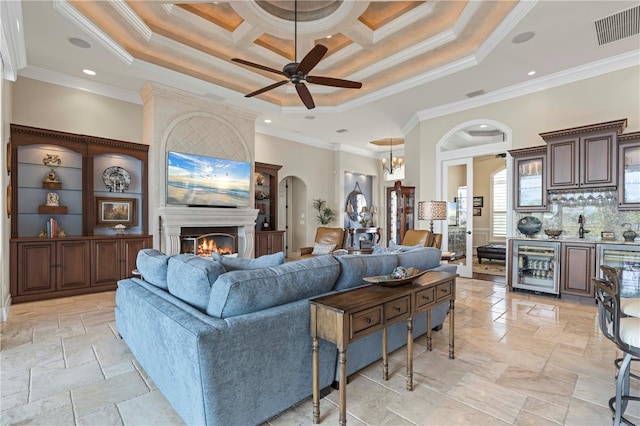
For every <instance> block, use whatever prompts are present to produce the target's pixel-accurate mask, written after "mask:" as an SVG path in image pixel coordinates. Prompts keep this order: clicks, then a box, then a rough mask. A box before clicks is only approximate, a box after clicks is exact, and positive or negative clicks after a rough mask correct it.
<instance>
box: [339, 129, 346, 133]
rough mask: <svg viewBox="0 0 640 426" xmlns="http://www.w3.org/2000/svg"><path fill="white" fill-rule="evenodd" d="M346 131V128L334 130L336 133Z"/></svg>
mask: <svg viewBox="0 0 640 426" xmlns="http://www.w3.org/2000/svg"><path fill="white" fill-rule="evenodd" d="M346 132H348V130H347V129H340V130H336V133H346Z"/></svg>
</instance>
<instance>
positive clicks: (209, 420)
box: [115, 248, 455, 426]
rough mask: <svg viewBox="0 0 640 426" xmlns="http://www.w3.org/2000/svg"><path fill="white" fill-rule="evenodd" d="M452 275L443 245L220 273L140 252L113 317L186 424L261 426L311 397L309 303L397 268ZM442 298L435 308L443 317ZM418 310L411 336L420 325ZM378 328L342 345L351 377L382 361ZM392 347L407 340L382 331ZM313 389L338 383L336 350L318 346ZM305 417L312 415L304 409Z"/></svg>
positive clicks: (209, 263) (207, 265)
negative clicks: (138, 275) (317, 380)
mask: <svg viewBox="0 0 640 426" xmlns="http://www.w3.org/2000/svg"><path fill="white" fill-rule="evenodd" d="M398 265H401V266H405V267H411V266H412V267H415V268H418V269H421V270H424V269H435V270H445V271H449V272H455V266H453V265H443V266H440V250H438V249H435V248H420V249H416V250H412V251H409V252H406V253H399V254H380V255H364V256H363V255H345V256H331V255H325V256H317V257H313V258H309V259H303V260H298V261H293V262H287V263H283V264H281V265H278V266H272V267H265V268H258V269H248V270H233V271H229V272H226V270H225V268H224V266H223V265H222V264H221V263H220V262H217V261H214V260H210V259H203V258H199V257H197V256H193V255H175V256H166V255H164V254H162V253H160V252H158V251H157V250H152V249H146V250H142V251H141V252H140V253H139V255H138V264H137V266H138V269H139V270H140V272H141V274H142V279H138V278H130V279H125V280H121V281H119V282H118V289H117V291H116V310H115V315H116V323H117V327H118V332H119V333H120V335H121V336H122V338H123V339H124V341H125V342H126V343H127V345H128V346H129V348H130V349H131V351H132V352H133V354H134V356H135V357H136V359H137V360H138V361H139V363H140V364H141V365H142V367H143V368H144V370H145V371H146V373H147V374H148V375H149V377H151V379H152V380H153V381H154V382H155V384H156V385H157V387H158V389H159V390H160V391H161V392H162V394H163V395H164V396H165V397H166V398H167V400H168V401H169V402H170V403H171V405H172V406H173V407H174V408H175V410H176V412H177V413H178V414H179V415H180V416H181V417H182V419H183V420H184V421H185V423H186V424H189V425H225V426H227V425H252V424H260V423H262V422H264V421H265V420H267V419H269V418H271V417H273V416H275V415H277V414H278V413H280V412H282V411H284V410H286V409H288V408H290V407H291V406H293V405H295V404H296V403H298V402H300V401H302V400H303V399H305V398H307V397H309V396H311V391H312V386H311V385H312V372H311V337H310V324H309V303H308V301H309V299H311V298H314V297H318V296H321V295H324V294H328V293H330V292H335V291H343V290H347V289H350V288H353V287H357V286H361V285H365V284H366V283H365V282H364V281H363V280H362V278H363V277H366V276H375V275H383V274H388V273H390V272H391V271H392V270H393V269H394V268H395V267H396V266H398ZM447 308H448V305H447V304H442V305H439V306H437V307H435V308H433V309H432V311H431V315H432V324H433V327H436V326H438V325H440V324H442V323H443V321H444V318H445V316H446V314H447ZM424 315H425V314H424V313H423V314H422V316H421V317H418V318H416V320H415V322H414V336H418V335H420V334H423V333H424V332H425V331H426V317H425V316H424ZM381 334H382V333H381V332H378V333H376V334H374V335H371V336H368V337H366V338H364V339H362V340H359V341H357V342H354V343H353V344H351V345H350V346H349V349H348V358H347V359H348V365H347V368H348V370H347V372H348V374H352V373H354V372H356V371H358V370H360V369H361V368H363V367H365V366H366V365H368V364H370V363H372V362H374V361H377V360H378V359H380V358H381ZM388 336H389V351H393V350H395V349H397V348H399V347H401V346H403V345H405V344H406V328H405V326H404V324H396V325H394V326H392V327H390V328H389V331H388ZM320 361H321V365H320V369H319V370H320V387H321V388H327V387H329V386H330V385H331V384H332V382H333V381H334V380H337V372H338V365H337V350H336V347H335V346H334V345H332V344H330V343H328V342H326V341H323V340H321V342H320ZM309 415H310V416H311V413H309Z"/></svg>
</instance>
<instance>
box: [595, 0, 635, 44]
mask: <svg viewBox="0 0 640 426" xmlns="http://www.w3.org/2000/svg"><path fill="white" fill-rule="evenodd" d="M594 25H595V29H596V37H597V38H598V46H604V45H605V44H609V43H613V42H614V41H619V40H622V39H625V38H627V37H631V36H634V35H637V34H640V6H636V7H632V8H631V9H627V10H623V11H622V12H618V13H615V14H613V15H610V16H607V17H604V18H602V19H598V20H597V21H595V22H594Z"/></svg>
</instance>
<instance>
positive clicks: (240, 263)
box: [211, 251, 284, 271]
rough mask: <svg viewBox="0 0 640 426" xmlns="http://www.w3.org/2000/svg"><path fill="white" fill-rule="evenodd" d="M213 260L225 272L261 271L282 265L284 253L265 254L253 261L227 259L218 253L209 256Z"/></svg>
mask: <svg viewBox="0 0 640 426" xmlns="http://www.w3.org/2000/svg"><path fill="white" fill-rule="evenodd" d="M211 258H212V259H213V260H216V261H218V262H220V263H221V264H222V266H224V269H225V270H226V271H237V270H245V269H262V268H270V267H272V266H278V265H282V264H283V263H284V253H283V252H281V251H279V252H278V253H274V254H265V255H264V256H260V257H258V258H255V259H243V258H241V257H227V256H222V255H220V254H218V253H213V254H212V255H211Z"/></svg>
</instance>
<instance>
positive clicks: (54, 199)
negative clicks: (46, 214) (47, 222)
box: [47, 192, 60, 206]
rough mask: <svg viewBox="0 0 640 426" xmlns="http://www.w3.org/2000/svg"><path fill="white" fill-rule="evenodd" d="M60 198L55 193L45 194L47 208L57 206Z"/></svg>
mask: <svg viewBox="0 0 640 426" xmlns="http://www.w3.org/2000/svg"><path fill="white" fill-rule="evenodd" d="M59 205H60V196H59V195H58V193H56V192H50V193H48V194H47V206H59Z"/></svg>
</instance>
